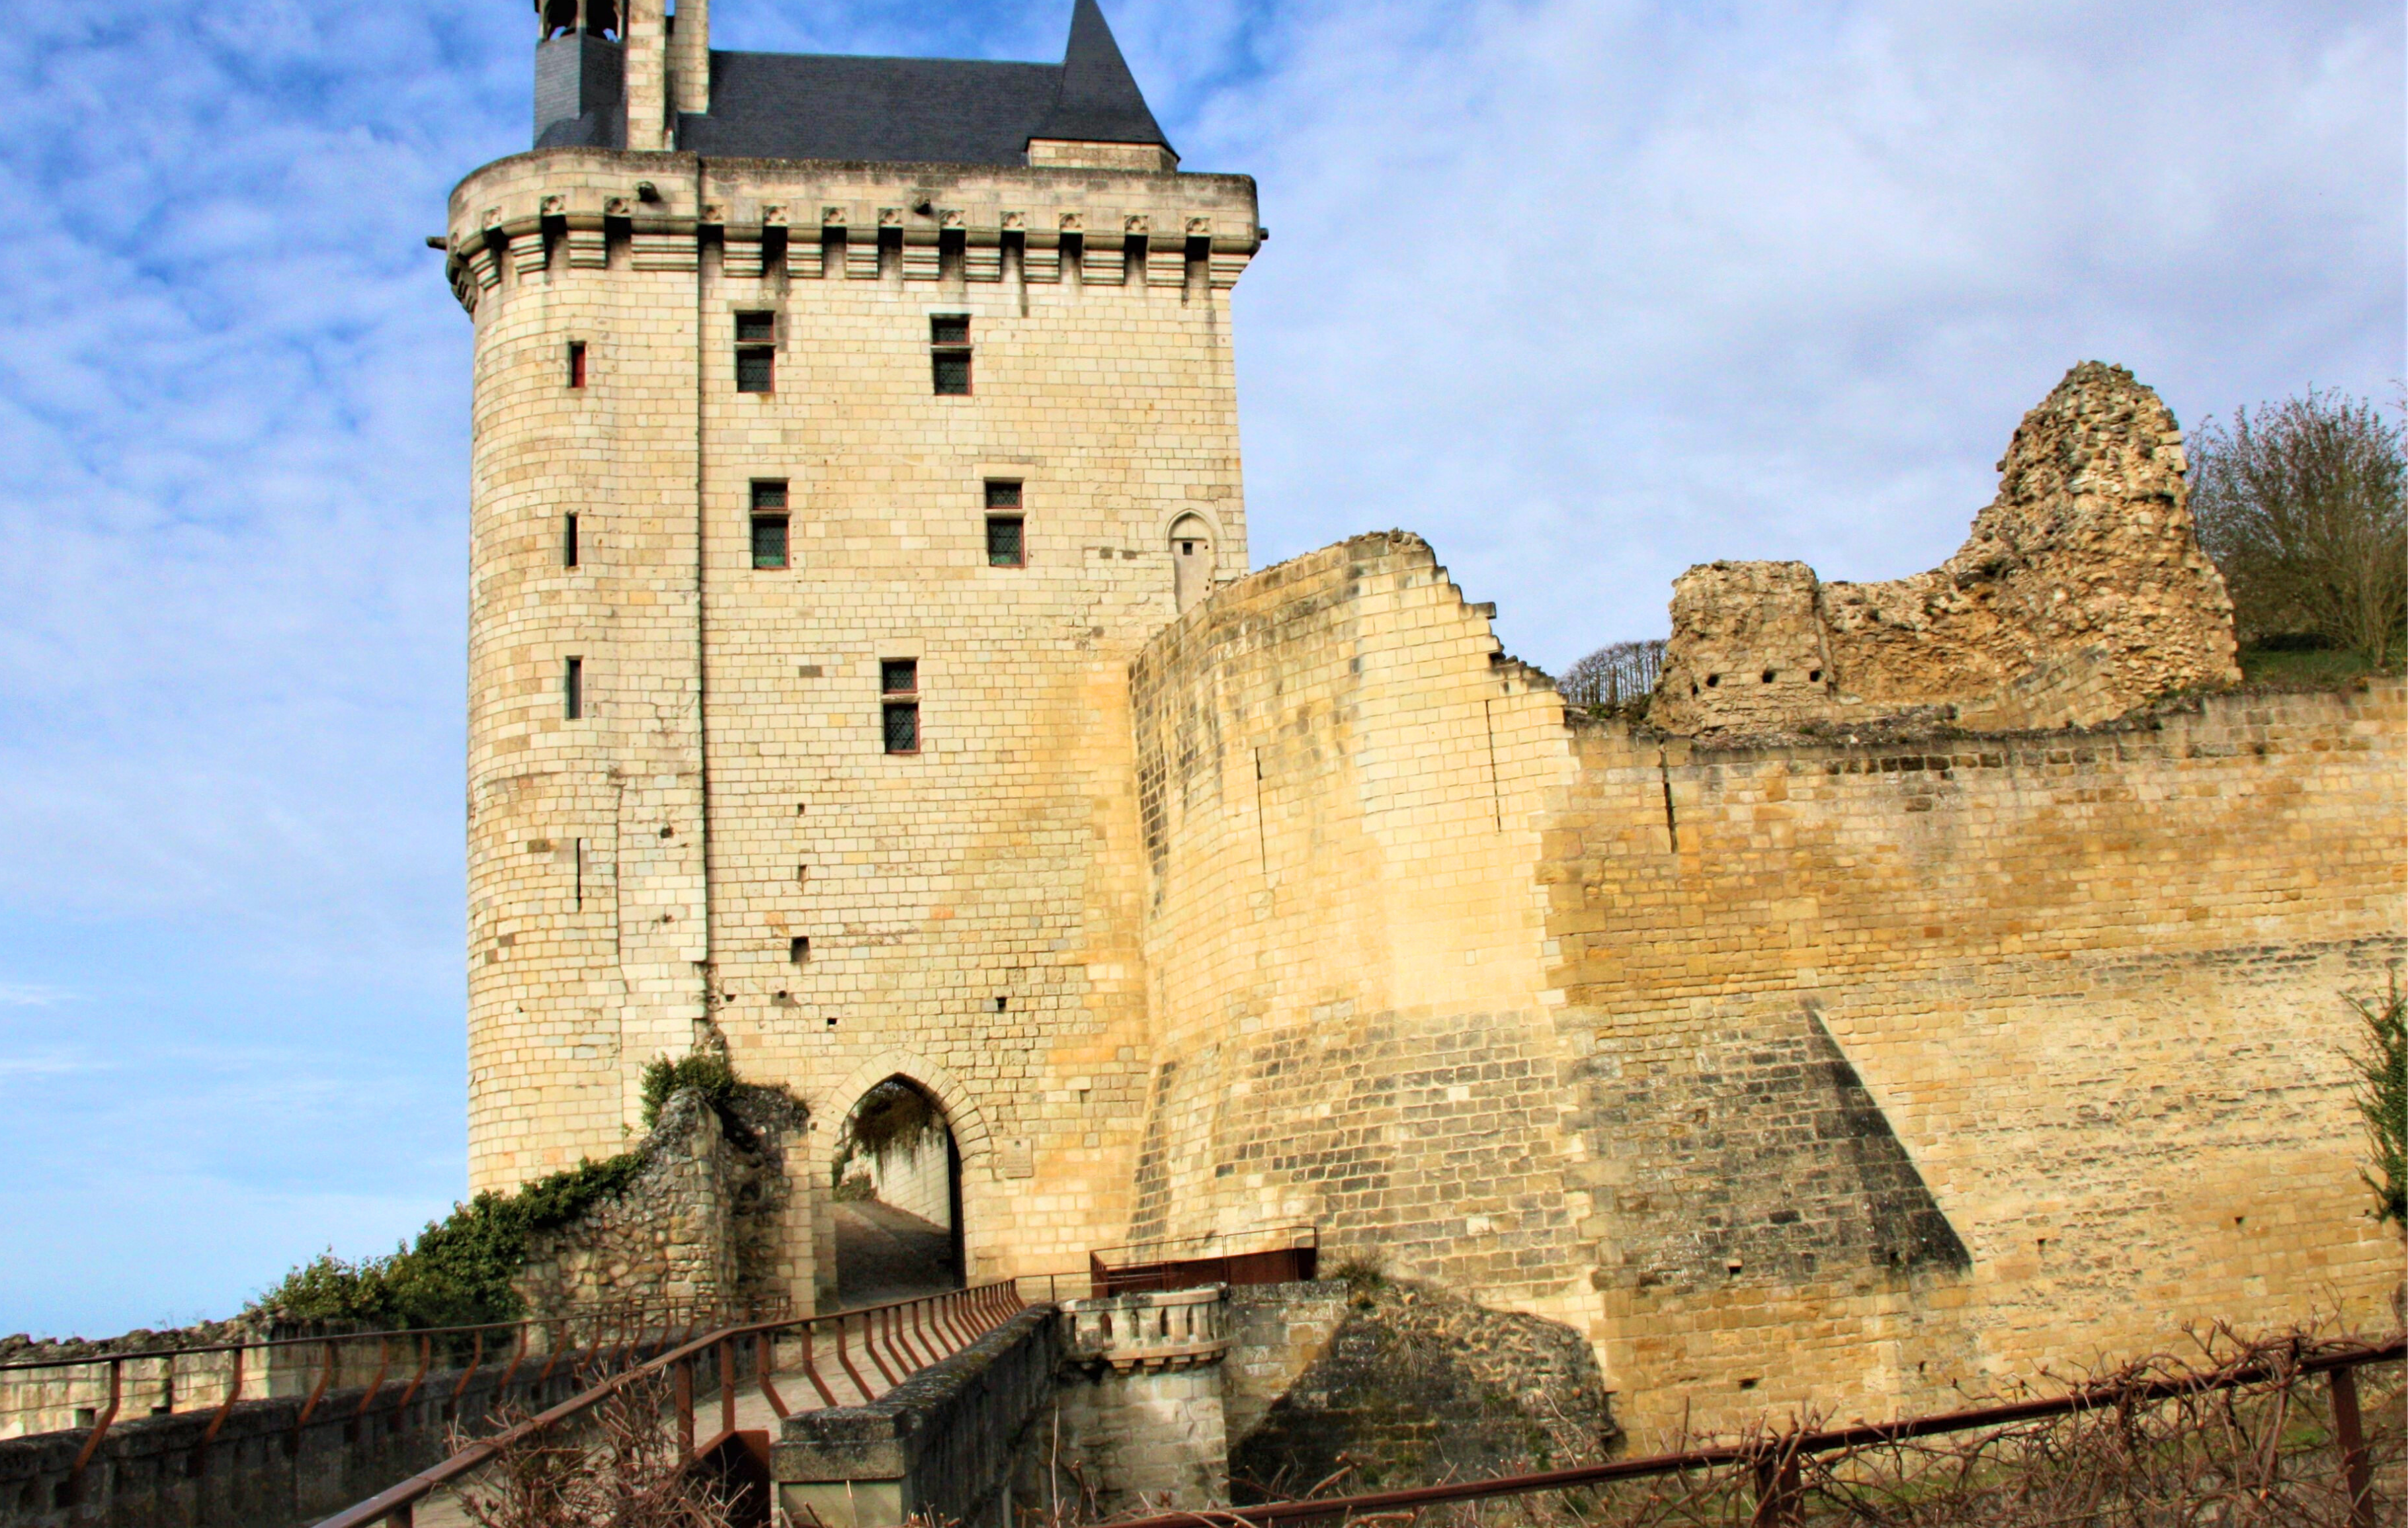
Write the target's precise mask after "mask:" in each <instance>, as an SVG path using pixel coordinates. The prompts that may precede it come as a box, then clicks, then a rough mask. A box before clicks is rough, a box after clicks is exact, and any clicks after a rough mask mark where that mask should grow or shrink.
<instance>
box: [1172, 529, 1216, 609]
mask: <svg viewBox="0 0 2408 1528" xmlns="http://www.w3.org/2000/svg"><path fill="white" fill-rule="evenodd" d="M1170 577H1171V588H1172V590H1173V591H1174V592H1175V593H1176V594H1177V596H1178V598H1179V608H1180V610H1181V611H1182V612H1183V613H1184V612H1185V611H1186V609H1187V607H1188V606H1190V605H1192V604H1194V603H1196V601H1197V600H1198V599H1201V598H1204V597H1205V596H1206V595H1208V594H1211V592H1212V527H1211V526H1209V525H1207V524H1206V523H1205V521H1204V517H1203V516H1202V515H1200V514H1183V515H1181V516H1180V517H1179V518H1178V519H1177V520H1174V521H1172V522H1171V525H1170Z"/></svg>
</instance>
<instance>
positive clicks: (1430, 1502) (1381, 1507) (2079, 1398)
mask: <svg viewBox="0 0 2408 1528" xmlns="http://www.w3.org/2000/svg"><path fill="white" fill-rule="evenodd" d="M2403 1358H2408V1336H2403V1337H2394V1338H2392V1339H2391V1340H2390V1341H2388V1342H2386V1343H2382V1344H2378V1345H2365V1344H2359V1345H2355V1346H2351V1347H2347V1348H2337V1349H2334V1350H2332V1351H2329V1352H2326V1353H2319V1354H2315V1355H2314V1356H2311V1357H2307V1358H2303V1359H2301V1360H2300V1362H2299V1372H2300V1373H2301V1374H2327V1375H2330V1376H2332V1377H2335V1378H2336V1379H2338V1378H2339V1377H2341V1376H2343V1375H2347V1374H2350V1373H2351V1372H2352V1371H2354V1370H2356V1369H2357V1368H2358V1367H2359V1366H2360V1365H2361V1364H2367V1363H2396V1362H2400V1361H2401V1359H2403ZM2276 1372H2277V1371H2276V1369H2275V1367H2274V1365H2272V1363H2266V1362H2260V1363H2253V1364H2249V1365H2246V1366H2244V1367H2243V1368H2240V1369H2237V1370H2234V1371H2232V1372H2230V1373H2228V1374H2221V1375H2216V1376H2213V1377H2207V1378H2199V1377H2180V1378H2167V1379H2157V1380H2152V1381H2151V1382H2149V1383H2148V1384H2145V1385H2118V1384H2114V1383H2112V1382H2109V1383H2103V1384H2098V1385H2087V1386H2085V1387H2083V1388H2082V1389H2080V1390H2075V1391H2068V1392H2067V1393H2065V1394H2063V1395H2057V1396H2051V1397H2049V1398H2048V1399H2046V1400H2041V1401H2016V1402H2012V1403H2010V1404H2008V1405H1995V1406H1979V1407H1975V1408H1973V1409H1971V1410H1965V1411H1942V1412H1936V1413H1934V1414H1932V1415H1930V1416H1928V1417H1911V1418H1908V1419H1906V1420H1903V1421H1895V1422H1858V1423H1856V1425H1855V1426H1853V1427H1835V1428H1828V1429H1826V1430H1823V1431H1820V1432H1813V1433H1789V1434H1768V1435H1767V1436H1766V1437H1765V1438H1764V1440H1763V1441H1761V1442H1757V1443H1745V1444H1725V1445H1721V1446H1719V1447H1716V1448H1711V1449H1689V1450H1687V1451H1685V1452H1683V1453H1673V1454H1650V1455H1647V1456H1646V1457H1645V1458H1641V1459H1623V1460H1616V1461H1614V1462H1613V1463H1609V1464H1582V1465H1577V1466H1574V1467H1572V1468H1570V1469H1561V1470H1541V1471H1539V1472H1538V1473H1536V1474H1532V1475H1505V1476H1497V1477H1494V1478H1489V1479H1485V1480H1450V1481H1447V1482H1446V1483H1445V1484H1443V1485H1435V1486H1416V1487H1412V1488H1411V1489H1408V1490H1403V1491H1376V1492H1366V1493H1365V1494H1362V1495H1359V1496H1324V1497H1316V1498H1311V1499H1307V1500H1301V1501H1288V1502H1262V1503H1258V1504H1256V1505H1254V1506H1228V1507H1214V1508H1213V1509H1212V1510H1211V1511H1210V1512H1208V1513H1196V1512H1165V1513H1160V1514H1157V1515H1155V1516H1154V1517H1148V1518H1126V1519H1123V1520H1121V1521H1116V1522H1114V1523H1113V1524H1112V1525H1111V1528H1203V1525H1205V1524H1208V1523H1210V1524H1214V1525H1218V1528H1240V1525H1241V1524H1248V1525H1252V1528H1271V1525H1273V1524H1279V1523H1290V1522H1303V1521H1310V1520H1312V1519H1314V1518H1335V1517H1342V1518H1349V1519H1352V1518H1355V1517H1359V1516H1363V1515H1366V1514H1370V1513H1378V1512H1398V1511H1405V1510H1410V1509H1412V1508H1414V1507H1421V1506H1436V1505H1437V1504H1439V1503H1441V1502H1465V1501H1475V1500H1481V1499H1484V1498H1489V1497H1496V1496H1527V1495H1530V1494H1532V1493H1533V1492H1541V1491H1566V1490H1570V1489H1571V1488H1573V1487H1576V1486H1595V1485H1603V1484H1605V1483H1606V1482H1608V1481H1612V1480H1636V1479H1642V1478H1646V1477H1649V1476H1656V1475H1677V1474H1679V1473H1681V1472H1683V1471H1684V1470H1696V1469H1713V1468H1719V1467H1726V1466H1730V1465H1742V1464H1744V1465H1749V1466H1752V1467H1754V1469H1755V1470H1756V1478H1757V1481H1758V1487H1757V1489H1758V1492H1759V1498H1760V1500H1762V1501H1763V1502H1765V1503H1767V1504H1769V1505H1770V1506H1772V1507H1773V1508H1774V1510H1773V1511H1772V1512H1771V1513H1770V1514H1769V1515H1768V1514H1767V1513H1765V1512H1762V1511H1760V1512H1759V1514H1758V1516H1759V1519H1760V1520H1761V1521H1779V1522H1784V1523H1786V1522H1790V1521H1795V1519H1794V1514H1793V1515H1785V1514H1784V1513H1783V1512H1782V1511H1781V1510H1780V1508H1781V1507H1782V1506H1783V1505H1784V1504H1789V1503H1791V1502H1793V1500H1794V1497H1795V1496H1796V1494H1797V1492H1798V1489H1799V1488H1798V1483H1797V1482H1798V1468H1797V1461H1798V1460H1799V1457H1800V1456H1802V1455H1805V1454H1817V1453H1828V1452H1830V1451H1832V1450H1834V1449H1855V1448H1862V1447H1864V1446H1866V1445H1868V1444H1882V1443H1902V1442H1904V1441H1906V1440H1907V1439H1909V1438H1920V1437H1929V1436H1932V1435H1933V1434H1940V1433H1963V1432H1970V1431H1971V1430H1973V1429H1975V1428H1982V1427H2006V1426H2010V1425H2012V1424H2014V1423H2015V1422H2025V1421H2037V1420H2042V1419H2044V1418H2049V1417H2063V1416H2070V1415H2071V1414H2072V1413H2074V1412H2078V1411H2099V1410H2109V1409H2113V1408H2114V1407H2116V1406H2119V1405H2148V1404H2151V1403H2153V1402H2157V1401H2167V1400H2171V1399H2172V1398H2174V1397H2175V1396H2177V1395H2185V1394H2199V1393H2204V1392H2206V1391H2218V1390H2229V1389H2231V1388H2233V1387H2234V1386H2237V1385H2248V1384H2255V1383H2257V1382H2258V1381H2260V1380H2265V1379H2272V1378H2273V1377H2275V1375H2276ZM2344 1389H2346V1392H2347V1397H2348V1399H2347V1401H2346V1402H2345V1403H2344V1402H2343V1401H2342V1395H2343V1391H2344ZM2334 1399H2335V1401H2336V1405H2335V1407H2334V1410H2335V1418H2334V1420H2335V1423H2336V1428H2335V1431H2336V1432H2337V1433H2338V1434H2341V1435H2340V1437H2339V1438H2338V1440H2337V1441H2338V1442H2339V1443H2340V1445H2341V1449H2342V1454H2343V1465H2344V1470H2345V1471H2346V1480H2347V1485H2348V1488H2349V1491H2350V1493H2351V1498H2352V1500H2351V1504H2350V1506H2351V1522H2352V1524H2353V1528H2373V1507H2372V1494H2371V1492H2372V1483H2371V1481H2370V1480H2369V1479H2368V1474H2367V1466H2366V1446H2365V1443H2364V1441H2363V1438H2362V1437H2361V1436H2355V1435H2353V1434H2358V1427H2357V1425H2356V1424H2357V1421H2358V1407H2357V1400H2358V1393H2357V1384H2356V1380H2355V1379H2354V1378H2353V1379H2352V1380H2351V1381H2350V1382H2349V1383H2348V1384H2347V1386H2346V1387H2344V1386H2343V1385H2341V1384H2336V1385H2335V1386H2334ZM2344 1408H2345V1409H2344ZM2361 1482H2365V1483H2364V1484H2361Z"/></svg>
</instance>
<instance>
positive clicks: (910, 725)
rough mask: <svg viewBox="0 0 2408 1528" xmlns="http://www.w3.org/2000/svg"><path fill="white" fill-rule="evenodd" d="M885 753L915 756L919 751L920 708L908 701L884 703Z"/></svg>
mask: <svg viewBox="0 0 2408 1528" xmlns="http://www.w3.org/2000/svg"><path fill="white" fill-rule="evenodd" d="M886 751H887V752H888V753H890V754H916V753H918V752H919V751H920V708H919V706H918V705H917V704H916V703H915V702H913V701H910V700H905V701H901V702H899V703H898V702H896V701H892V700H890V701H888V702H887V703H886Z"/></svg>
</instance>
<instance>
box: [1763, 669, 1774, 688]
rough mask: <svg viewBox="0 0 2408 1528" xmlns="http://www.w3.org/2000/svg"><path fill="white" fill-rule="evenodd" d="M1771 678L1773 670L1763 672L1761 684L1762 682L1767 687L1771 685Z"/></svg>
mask: <svg viewBox="0 0 2408 1528" xmlns="http://www.w3.org/2000/svg"><path fill="white" fill-rule="evenodd" d="M1772 677H1773V670H1770V669H1767V670H1764V680H1763V682H1764V683H1765V684H1767V685H1770V684H1771V683H1772Z"/></svg>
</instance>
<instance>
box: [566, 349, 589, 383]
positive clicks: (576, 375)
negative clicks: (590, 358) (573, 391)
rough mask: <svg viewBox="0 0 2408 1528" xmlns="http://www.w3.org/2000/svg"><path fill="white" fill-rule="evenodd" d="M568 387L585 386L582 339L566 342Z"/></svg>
mask: <svg viewBox="0 0 2408 1528" xmlns="http://www.w3.org/2000/svg"><path fill="white" fill-rule="evenodd" d="M568 385H569V386H571V387H582V386H584V385H585V341H584V340H582V339H572V340H570V341H569V342H568Z"/></svg>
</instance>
